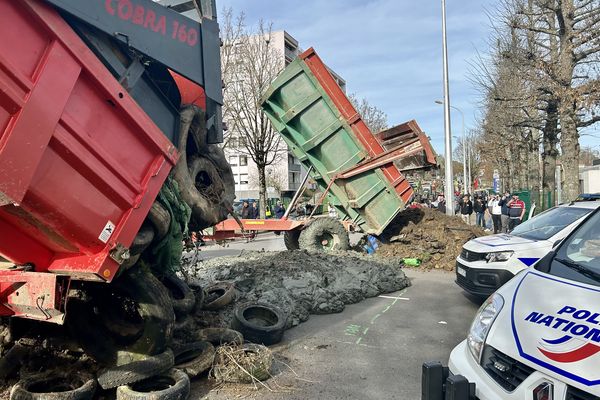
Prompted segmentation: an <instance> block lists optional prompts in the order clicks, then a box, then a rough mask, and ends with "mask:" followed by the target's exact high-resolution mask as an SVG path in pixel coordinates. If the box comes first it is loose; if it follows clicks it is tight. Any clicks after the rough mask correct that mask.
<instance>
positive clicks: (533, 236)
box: [456, 201, 600, 297]
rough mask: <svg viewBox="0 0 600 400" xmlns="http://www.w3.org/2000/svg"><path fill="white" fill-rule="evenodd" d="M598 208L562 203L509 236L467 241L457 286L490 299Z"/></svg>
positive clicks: (459, 259) (594, 203) (458, 265)
mask: <svg viewBox="0 0 600 400" xmlns="http://www.w3.org/2000/svg"><path fill="white" fill-rule="evenodd" d="M598 207H600V202H598V201H582V202H573V203H568V204H563V205H560V206H558V207H554V208H551V209H549V210H547V211H544V212H543V213H541V214H539V215H537V216H535V217H534V218H532V219H530V220H528V221H525V222H523V223H522V224H521V225H519V226H517V227H516V228H515V229H514V230H513V231H512V232H511V233H510V234H497V235H491V236H483V237H479V238H476V239H473V240H470V241H468V242H467V243H465V245H464V246H463V248H462V251H461V253H460V255H459V256H458V257H457V259H456V283H457V284H458V285H459V286H460V287H461V288H462V289H463V290H465V291H466V292H468V293H471V294H473V295H476V296H485V297H487V296H489V295H490V294H492V293H493V292H494V291H496V289H498V288H499V287H500V286H502V285H503V284H504V283H506V282H508V281H509V280H510V279H511V278H512V277H513V276H515V275H516V274H517V273H518V272H519V271H521V270H523V269H525V268H527V267H529V266H531V265H533V264H534V263H535V262H537V261H538V260H539V259H540V258H542V257H544V256H545V255H546V254H548V252H549V251H550V250H552V247H553V246H555V245H556V244H557V243H558V242H559V241H560V240H561V239H564V238H565V236H567V235H568V234H569V233H570V232H571V231H572V230H573V229H575V227H577V225H578V224H579V223H580V222H581V221H582V220H583V219H584V218H585V216H586V215H588V214H589V213H590V212H592V211H593V210H594V209H596V208H598Z"/></svg>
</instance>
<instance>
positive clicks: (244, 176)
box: [240, 174, 248, 185]
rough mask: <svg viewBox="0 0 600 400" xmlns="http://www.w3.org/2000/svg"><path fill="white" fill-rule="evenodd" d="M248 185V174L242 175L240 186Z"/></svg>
mask: <svg viewBox="0 0 600 400" xmlns="http://www.w3.org/2000/svg"><path fill="white" fill-rule="evenodd" d="M247 184H248V174H240V185H247Z"/></svg>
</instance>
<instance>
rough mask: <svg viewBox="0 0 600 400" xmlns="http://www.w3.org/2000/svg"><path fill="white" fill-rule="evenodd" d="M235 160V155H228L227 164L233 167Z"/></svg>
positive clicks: (235, 163) (236, 159)
mask: <svg viewBox="0 0 600 400" xmlns="http://www.w3.org/2000/svg"><path fill="white" fill-rule="evenodd" d="M237 161H238V158H237V156H229V165H231V166H232V167H235V166H237V165H238V164H237Z"/></svg>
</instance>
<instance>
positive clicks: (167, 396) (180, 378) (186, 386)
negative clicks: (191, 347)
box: [117, 369, 190, 400]
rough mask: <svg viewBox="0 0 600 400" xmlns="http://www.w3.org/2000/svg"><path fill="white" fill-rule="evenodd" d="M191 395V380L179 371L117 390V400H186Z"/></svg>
mask: <svg viewBox="0 0 600 400" xmlns="http://www.w3.org/2000/svg"><path fill="white" fill-rule="evenodd" d="M189 395H190V378H188V376H187V375H186V374H185V373H184V372H183V371H180V370H178V369H171V370H170V371H169V372H166V373H164V374H160V375H157V376H155V377H153V378H151V379H147V380H145V381H141V382H137V383H134V384H131V385H127V386H119V387H118V388H117V400H147V399H152V400H185V399H187V398H188V397H189Z"/></svg>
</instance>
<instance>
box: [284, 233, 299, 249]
mask: <svg viewBox="0 0 600 400" xmlns="http://www.w3.org/2000/svg"><path fill="white" fill-rule="evenodd" d="M299 238H300V230H298V229H294V230H293V231H285V232H283V243H284V244H285V248H286V249H288V250H298V249H300V244H299V242H298V239H299Z"/></svg>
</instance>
